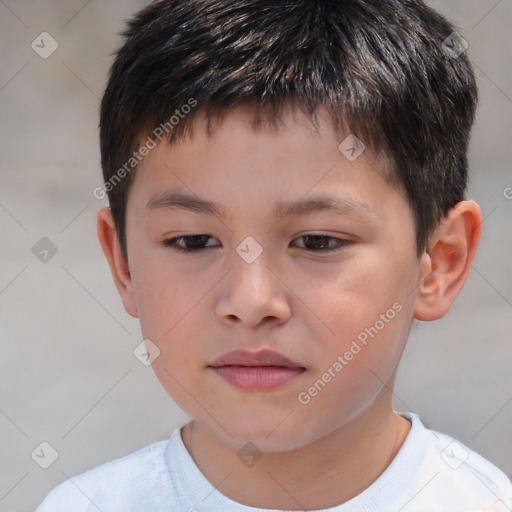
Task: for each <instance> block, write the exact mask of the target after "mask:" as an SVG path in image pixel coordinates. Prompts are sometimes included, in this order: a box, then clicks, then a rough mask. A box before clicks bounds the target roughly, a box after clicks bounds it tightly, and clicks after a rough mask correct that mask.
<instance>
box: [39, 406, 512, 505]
mask: <svg viewBox="0 0 512 512" xmlns="http://www.w3.org/2000/svg"><path fill="white" fill-rule="evenodd" d="M402 415H403V416H404V417H406V418H407V419H409V420H410V421H411V424H412V425H411V429H410V431H409V433H408V435H407V438H406V440H405V442H404V444H403V445H402V447H401V448H400V451H399V452H398V454H397V455H396V457H395V458H394V460H393V461H392V462H391V464H390V465H389V466H388V467H387V469H386V470H385V471H384V472H383V473H382V474H381V475H380V477H379V478H378V479H377V480H376V481H375V482H374V483H373V484H372V485H370V487H368V488H367V489H366V490H365V491H363V492H362V493H361V494H359V495H358V496H356V497H354V498H352V499H351V500H349V501H347V502H345V503H343V504H341V505H338V506H335V507H331V508H328V509H322V511H328V512H363V511H364V512H373V511H375V512H399V511H400V512H462V511H463V512H473V511H478V510H483V509H485V508H487V507H489V506H491V505H492V504H495V506H496V507H497V508H494V507H492V508H491V509H489V510H499V511H501V510H504V511H506V510H512V509H511V508H508V507H510V504H511V503H512V502H509V501H508V500H509V499H511V498H512V483H511V482H510V480H509V479H508V478H507V477H506V476H505V474H504V473H502V472H501V471H500V470H499V469H498V468H496V467H495V466H493V465H492V464H491V463H490V462H489V461H487V460H485V459H484V458H483V457H481V456H480V455H478V454H477V453H475V452H473V451H472V450H470V449H469V448H467V447H466V446H464V445H463V444H461V443H459V442H457V441H455V440H453V439H452V438H451V437H449V436H447V435H444V434H439V433H437V432H434V431H432V430H428V429H426V428H425V427H424V426H423V424H422V423H421V420H420V419H419V417H418V416H417V415H416V414H412V413H403V414H402ZM500 500H501V501H500ZM496 502H497V503H496ZM502 502H503V503H508V507H504V506H503V503H502ZM501 507H503V508H501ZM98 510H99V511H101V512H164V511H165V512H171V511H172V512H178V511H179V512H210V511H215V512H257V511H265V512H276V510H275V509H261V508H254V507H249V506H246V505H241V504H240V503H237V502H235V501H233V500H232V499H230V498H228V497H227V496H225V495H223V494H222V493H220V492H219V491H218V490H217V489H216V488H215V487H214V486H213V485H212V484H211V483H210V482H209V481H208V480H207V479H206V478H205V477H204V475H203V474H202V473H201V471H200V470H199V468H198V467H197V465H196V464H195V462H194V460H193V459H192V457H191V455H190V454H189V453H188V451H187V449H186V447H185V445H184V444H183V440H182V438H181V431H180V429H179V428H176V429H175V430H174V431H173V432H172V434H171V436H170V438H169V440H168V441H159V442H156V443H153V444H151V445H149V446H147V447H145V448H142V449H141V450H138V451H136V452H135V453H132V454H130V455H127V456H125V457H122V458H120V459H117V460H114V461H111V462H108V463H106V464H102V465H100V466H98V467H96V468H93V469H91V470H89V471H87V472H85V473H82V474H81V475H78V476H75V477H73V478H70V479H68V480H66V481H65V482H63V483H61V484H60V485H58V486H57V487H55V489H53V490H52V492H51V493H50V494H49V495H48V496H47V497H46V499H45V500H44V501H43V502H42V503H41V505H39V507H38V508H37V510H36V512H93V511H94V512H98ZM280 512H282V511H280Z"/></svg>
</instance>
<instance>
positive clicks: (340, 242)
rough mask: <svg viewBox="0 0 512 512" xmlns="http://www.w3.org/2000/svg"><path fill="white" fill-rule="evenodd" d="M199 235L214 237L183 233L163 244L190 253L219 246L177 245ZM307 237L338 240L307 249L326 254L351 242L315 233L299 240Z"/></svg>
mask: <svg viewBox="0 0 512 512" xmlns="http://www.w3.org/2000/svg"><path fill="white" fill-rule="evenodd" d="M197 237H203V238H204V237H208V238H212V237H211V236H210V235H204V234H197V235H182V236H176V237H174V238H169V239H167V240H164V242H163V245H164V246H165V247H169V248H171V249H173V250H174V251H178V252H182V253H188V254H190V253H197V252H201V251H204V250H205V249H208V248H209V247H218V246H206V247H199V248H196V249H187V248H185V247H181V246H179V245H177V241H178V240H185V239H187V238H197ZM306 237H308V238H324V239H328V240H336V242H337V247H329V248H327V249H319V250H313V249H306V250H307V251H311V252H313V253H324V254H325V253H328V252H334V251H339V250H341V249H343V248H344V247H345V246H347V245H349V244H350V243H351V242H350V241H349V240H343V239H341V238H335V237H332V236H328V235H314V234H313V235H312V234H308V235H302V236H300V237H299V238H297V240H299V239H300V238H306Z"/></svg>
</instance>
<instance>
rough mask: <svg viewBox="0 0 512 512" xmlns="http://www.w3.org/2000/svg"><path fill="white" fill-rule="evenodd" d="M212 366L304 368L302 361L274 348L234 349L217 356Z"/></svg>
mask: <svg viewBox="0 0 512 512" xmlns="http://www.w3.org/2000/svg"><path fill="white" fill-rule="evenodd" d="M210 366H214V367H219V366H283V367H286V368H304V367H303V366H302V365H301V364H300V363H297V362H295V361H292V360H290V359H288V358H287V357H285V356H283V355H282V354H280V353H279V352H274V351H273V350H260V351H259V352H250V351H248V350H234V351H233V352H228V353H227V354H224V355H222V356H220V357H219V358H217V359H216V360H215V361H214V362H213V364H211V365H210Z"/></svg>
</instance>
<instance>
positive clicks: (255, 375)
mask: <svg viewBox="0 0 512 512" xmlns="http://www.w3.org/2000/svg"><path fill="white" fill-rule="evenodd" d="M208 367H209V368H211V369H212V370H213V371H214V372H215V373H216V374H217V375H218V376H219V377H221V378H222V379H224V380H225V381H227V382H228V383H229V384H231V385H233V386H235V387H237V388H239V389H242V390H244V391H270V390H272V389H275V388H277V387H280V386H283V385H285V384H287V383H288V382H290V381H291V380H293V379H295V378H296V377H298V376H299V375H301V374H302V373H304V372H305V371H306V368H305V367H304V366H302V365H301V364H300V363H297V362H295V361H292V360H291V359H288V358H287V357H285V356H284V355H282V354H279V353H278V352H274V351H271V350H262V351H260V352H249V351H246V350H236V351H234V352H229V353H227V354H224V355H223V356H221V357H220V358H218V359H216V360H215V361H214V363H213V364H212V365H209V366H208Z"/></svg>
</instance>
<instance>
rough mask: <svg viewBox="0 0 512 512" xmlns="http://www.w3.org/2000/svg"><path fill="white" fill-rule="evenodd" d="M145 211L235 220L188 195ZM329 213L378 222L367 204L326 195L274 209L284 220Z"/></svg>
mask: <svg viewBox="0 0 512 512" xmlns="http://www.w3.org/2000/svg"><path fill="white" fill-rule="evenodd" d="M146 208H148V209H150V210H156V209H174V208H177V209H180V210H186V211H192V212H195V213H203V214H207V215H215V216H217V217H221V218H224V219H226V218H229V219H232V218H233V216H232V214H231V213H230V211H229V210H227V209H226V208H225V207H224V206H222V205H219V204H217V203H214V202H212V201H208V200H206V199H201V198H200V197H197V196H192V195H189V194H183V193H176V192H167V193H164V194H159V195H158V194H157V195H155V196H153V197H152V198H151V199H150V200H149V201H148V203H147V205H146ZM322 211H329V212H332V213H335V214H337V215H351V216H357V217H361V218H363V219H367V220H376V219H377V215H376V214H375V212H374V211H373V210H372V209H371V208H370V207H369V206H368V205H367V204H366V203H365V202H362V201H359V200H355V199H353V198H351V197H337V196H329V195H325V194H321V195H316V196H312V197H310V198H308V199H300V200H298V201H278V202H277V203H276V205H275V206H274V210H273V214H274V216H275V217H278V218H283V217H287V216H291V215H307V214H311V213H316V212H322Z"/></svg>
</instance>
